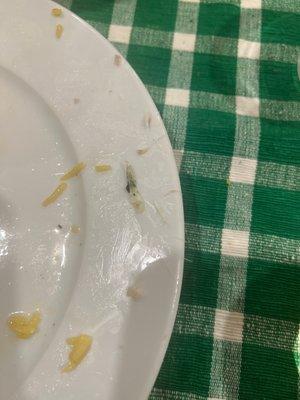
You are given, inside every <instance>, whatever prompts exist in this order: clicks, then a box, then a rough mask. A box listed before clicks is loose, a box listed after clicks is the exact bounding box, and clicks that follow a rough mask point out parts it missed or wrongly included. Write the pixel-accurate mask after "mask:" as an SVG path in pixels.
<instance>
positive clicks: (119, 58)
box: [114, 54, 122, 67]
mask: <svg viewBox="0 0 300 400" xmlns="http://www.w3.org/2000/svg"><path fill="white" fill-rule="evenodd" d="M121 63H122V57H121V56H120V55H119V54H116V55H115V58H114V64H115V65H116V66H117V67H119V66H120V65H121Z"/></svg>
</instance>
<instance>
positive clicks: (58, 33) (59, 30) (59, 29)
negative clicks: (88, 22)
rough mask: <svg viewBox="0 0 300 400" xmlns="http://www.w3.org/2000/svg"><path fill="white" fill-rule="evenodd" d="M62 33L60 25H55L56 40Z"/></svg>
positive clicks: (62, 29) (62, 28)
mask: <svg viewBox="0 0 300 400" xmlns="http://www.w3.org/2000/svg"><path fill="white" fill-rule="evenodd" d="M63 31H64V27H63V26H62V25H61V24H58V25H56V31H55V36H56V37H57V39H60V38H61V37H62V34H63Z"/></svg>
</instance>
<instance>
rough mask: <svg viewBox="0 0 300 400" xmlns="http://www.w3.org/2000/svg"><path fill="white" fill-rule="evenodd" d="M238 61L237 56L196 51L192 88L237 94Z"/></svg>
mask: <svg viewBox="0 0 300 400" xmlns="http://www.w3.org/2000/svg"><path fill="white" fill-rule="evenodd" d="M236 62H237V59H236V58H235V57H228V56H220V55H215V54H199V53H196V54H195V57H194V66H193V76H192V83H191V89H192V90H195V91H205V92H212V93H222V94H232V95H235V93H236Z"/></svg>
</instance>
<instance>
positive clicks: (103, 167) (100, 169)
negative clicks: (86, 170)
mask: <svg viewBox="0 0 300 400" xmlns="http://www.w3.org/2000/svg"><path fill="white" fill-rule="evenodd" d="M111 169H112V168H111V165H109V164H98V165H95V171H96V172H108V171H110V170H111Z"/></svg>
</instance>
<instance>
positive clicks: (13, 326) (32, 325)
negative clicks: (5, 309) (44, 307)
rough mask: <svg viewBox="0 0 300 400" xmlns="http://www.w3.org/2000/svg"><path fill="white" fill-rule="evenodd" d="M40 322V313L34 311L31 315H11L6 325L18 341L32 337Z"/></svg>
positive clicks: (20, 313)
mask: <svg viewBox="0 0 300 400" xmlns="http://www.w3.org/2000/svg"><path fill="white" fill-rule="evenodd" d="M40 322H41V313H40V312H39V311H35V312H34V313H32V314H26V313H23V312H19V313H14V314H11V315H10V317H9V318H8V320H7V324H8V326H9V328H10V330H12V331H13V332H14V333H15V334H16V336H17V337H18V338H19V339H28V338H30V337H31V336H32V335H34V334H35V333H36V332H37V331H38V328H39V325H40Z"/></svg>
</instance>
